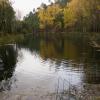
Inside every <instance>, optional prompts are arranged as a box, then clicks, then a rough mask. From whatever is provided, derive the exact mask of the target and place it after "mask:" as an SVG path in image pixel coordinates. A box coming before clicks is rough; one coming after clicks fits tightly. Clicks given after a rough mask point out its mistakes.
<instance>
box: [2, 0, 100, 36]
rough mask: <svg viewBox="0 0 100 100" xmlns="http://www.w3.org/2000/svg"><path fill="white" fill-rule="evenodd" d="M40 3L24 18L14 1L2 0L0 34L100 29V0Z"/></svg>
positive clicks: (63, 0)
mask: <svg viewBox="0 0 100 100" xmlns="http://www.w3.org/2000/svg"><path fill="white" fill-rule="evenodd" d="M49 2H50V5H46V4H43V3H42V4H41V6H40V7H39V8H37V9H33V11H32V12H30V13H29V14H27V15H26V16H25V17H24V18H23V20H19V19H18V18H16V16H15V11H14V9H13V7H12V2H10V1H9V0H0V34H8V33H10V34H11V33H12V34H15V33H24V34H26V33H39V32H40V33H41V32H70V31H74V32H75V31H76V32H77V31H78V32H100V0H55V2H51V1H49Z"/></svg>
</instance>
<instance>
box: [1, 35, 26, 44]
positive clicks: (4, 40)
mask: <svg viewBox="0 0 100 100" xmlns="http://www.w3.org/2000/svg"><path fill="white" fill-rule="evenodd" d="M23 39H24V35H23V34H16V35H15V34H13V35H6V36H4V35H3V36H0V45H3V44H11V43H16V42H20V41H21V40H23Z"/></svg>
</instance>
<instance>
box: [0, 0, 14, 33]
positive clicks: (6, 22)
mask: <svg viewBox="0 0 100 100" xmlns="http://www.w3.org/2000/svg"><path fill="white" fill-rule="evenodd" d="M14 20H15V12H14V10H13V8H12V6H11V3H10V2H9V1H8V0H2V1H0V31H1V32H2V33H11V32H12V28H13V23H14Z"/></svg>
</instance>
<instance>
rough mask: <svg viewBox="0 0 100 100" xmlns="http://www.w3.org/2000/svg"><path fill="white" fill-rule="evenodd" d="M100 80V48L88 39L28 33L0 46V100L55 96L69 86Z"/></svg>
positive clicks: (81, 85)
mask: <svg viewBox="0 0 100 100" xmlns="http://www.w3.org/2000/svg"><path fill="white" fill-rule="evenodd" d="M99 84H100V52H96V51H95V50H94V49H93V48H91V47H89V45H88V43H87V42H86V41H85V40H77V39H76V40H71V39H55V40H53V39H51V40H50V39H37V38H35V39H34V38H32V37H31V38H30V37H29V38H28V37H27V38H25V40H24V41H22V42H21V43H16V44H9V45H2V46H0V98H1V99H0V100H53V99H52V98H51V97H50V96H51V95H52V94H55V93H58V92H63V91H65V90H66V91H67V90H68V89H69V87H72V86H75V88H76V89H81V88H83V87H84V85H85V86H87V85H96V86H98V85H99ZM27 96H28V99H26V98H27ZM18 98H20V99H18ZM55 100H56V99H55Z"/></svg>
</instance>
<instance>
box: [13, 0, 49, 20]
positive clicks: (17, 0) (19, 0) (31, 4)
mask: <svg viewBox="0 0 100 100" xmlns="http://www.w3.org/2000/svg"><path fill="white" fill-rule="evenodd" d="M12 2H13V3H12V6H13V8H14V10H15V11H16V15H17V16H18V15H20V16H19V17H21V18H23V16H25V15H26V14H28V13H29V12H30V11H33V8H35V9H36V8H38V7H39V6H40V5H41V3H45V4H47V5H48V4H49V2H48V0H12Z"/></svg>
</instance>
